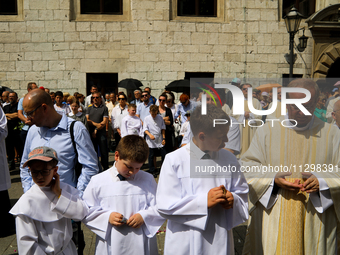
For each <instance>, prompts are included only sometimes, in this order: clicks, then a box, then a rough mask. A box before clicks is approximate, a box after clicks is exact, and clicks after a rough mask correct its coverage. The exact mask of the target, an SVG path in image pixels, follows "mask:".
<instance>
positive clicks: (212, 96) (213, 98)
mask: <svg viewBox="0 0 340 255" xmlns="http://www.w3.org/2000/svg"><path fill="white" fill-rule="evenodd" d="M197 83H199V84H201V85H203V86H205V87H206V88H207V89H205V88H201V87H198V89H200V90H202V91H204V92H205V93H206V94H208V95H209V96H211V98H212V100H214V103H215V105H216V106H217V102H216V99H215V97H214V95H213V94H212V93H211V92H210V91H209V90H211V91H212V92H213V93H214V94H215V96H216V97H217V99H218V101H219V102H220V104H221V106H222V100H221V98H220V96H219V95H218V93H217V91H216V90H215V89H214V88H213V87H211V86H210V85H208V84H206V83H203V82H197Z"/></svg>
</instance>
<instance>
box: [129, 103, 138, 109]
mask: <svg viewBox="0 0 340 255" xmlns="http://www.w3.org/2000/svg"><path fill="white" fill-rule="evenodd" d="M131 108H135V109H136V108H137V106H136V105H135V104H129V105H128V109H131Z"/></svg>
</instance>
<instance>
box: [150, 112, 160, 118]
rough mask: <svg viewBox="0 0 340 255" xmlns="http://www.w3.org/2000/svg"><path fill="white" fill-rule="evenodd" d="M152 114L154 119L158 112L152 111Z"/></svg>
mask: <svg viewBox="0 0 340 255" xmlns="http://www.w3.org/2000/svg"><path fill="white" fill-rule="evenodd" d="M150 114H151V116H152V118H156V116H157V114H158V112H152V111H150Z"/></svg>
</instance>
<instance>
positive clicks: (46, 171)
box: [28, 160, 58, 187]
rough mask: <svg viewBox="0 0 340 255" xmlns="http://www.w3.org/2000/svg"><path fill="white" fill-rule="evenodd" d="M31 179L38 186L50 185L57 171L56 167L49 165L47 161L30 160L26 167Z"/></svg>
mask: <svg viewBox="0 0 340 255" xmlns="http://www.w3.org/2000/svg"><path fill="white" fill-rule="evenodd" d="M28 168H29V170H30V172H31V175H32V178H33V181H34V182H35V183H36V184H37V185H38V186H39V187H47V186H49V185H50V183H51V181H52V179H53V176H54V175H55V174H56V173H57V170H58V167H57V166H56V167H51V166H50V165H49V164H48V163H46V162H42V161H38V160H37V161H35V160H34V161H32V163H30V166H29V167H28Z"/></svg>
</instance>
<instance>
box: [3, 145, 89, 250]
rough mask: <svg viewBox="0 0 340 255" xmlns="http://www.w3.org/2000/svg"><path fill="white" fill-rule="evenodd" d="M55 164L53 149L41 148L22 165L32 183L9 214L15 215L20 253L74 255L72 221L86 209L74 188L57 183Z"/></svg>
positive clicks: (35, 150) (36, 149)
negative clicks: (27, 171) (25, 168)
mask: <svg viewBox="0 0 340 255" xmlns="http://www.w3.org/2000/svg"><path fill="white" fill-rule="evenodd" d="M57 163H58V158H57V153H56V152H55V150H53V149H52V148H49V147H45V146H42V147H37V148H35V149H34V150H33V151H31V152H30V153H29V154H28V160H27V161H26V162H25V163H24V165H23V166H24V167H26V166H28V169H29V171H30V174H31V175H32V179H33V181H34V182H35V184H34V185H33V186H32V187H31V188H30V189H29V190H28V191H27V192H26V193H25V194H23V195H22V196H21V197H20V199H19V201H18V202H17V203H16V204H15V205H14V206H13V208H12V209H11V211H10V213H11V214H13V215H15V216H16V219H15V224H16V234H17V242H18V250H19V254H70V255H75V254H77V250H76V246H75V245H74V243H73V241H72V240H71V238H72V234H73V230H72V223H71V219H74V220H79V221H80V220H82V219H83V218H84V217H85V216H86V214H87V212H88V208H87V206H86V204H85V203H84V202H83V201H82V200H81V198H80V196H79V191H78V190H77V189H75V188H73V187H72V186H70V185H68V184H66V183H63V182H60V178H59V175H58V173H57V170H58V166H57Z"/></svg>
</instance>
